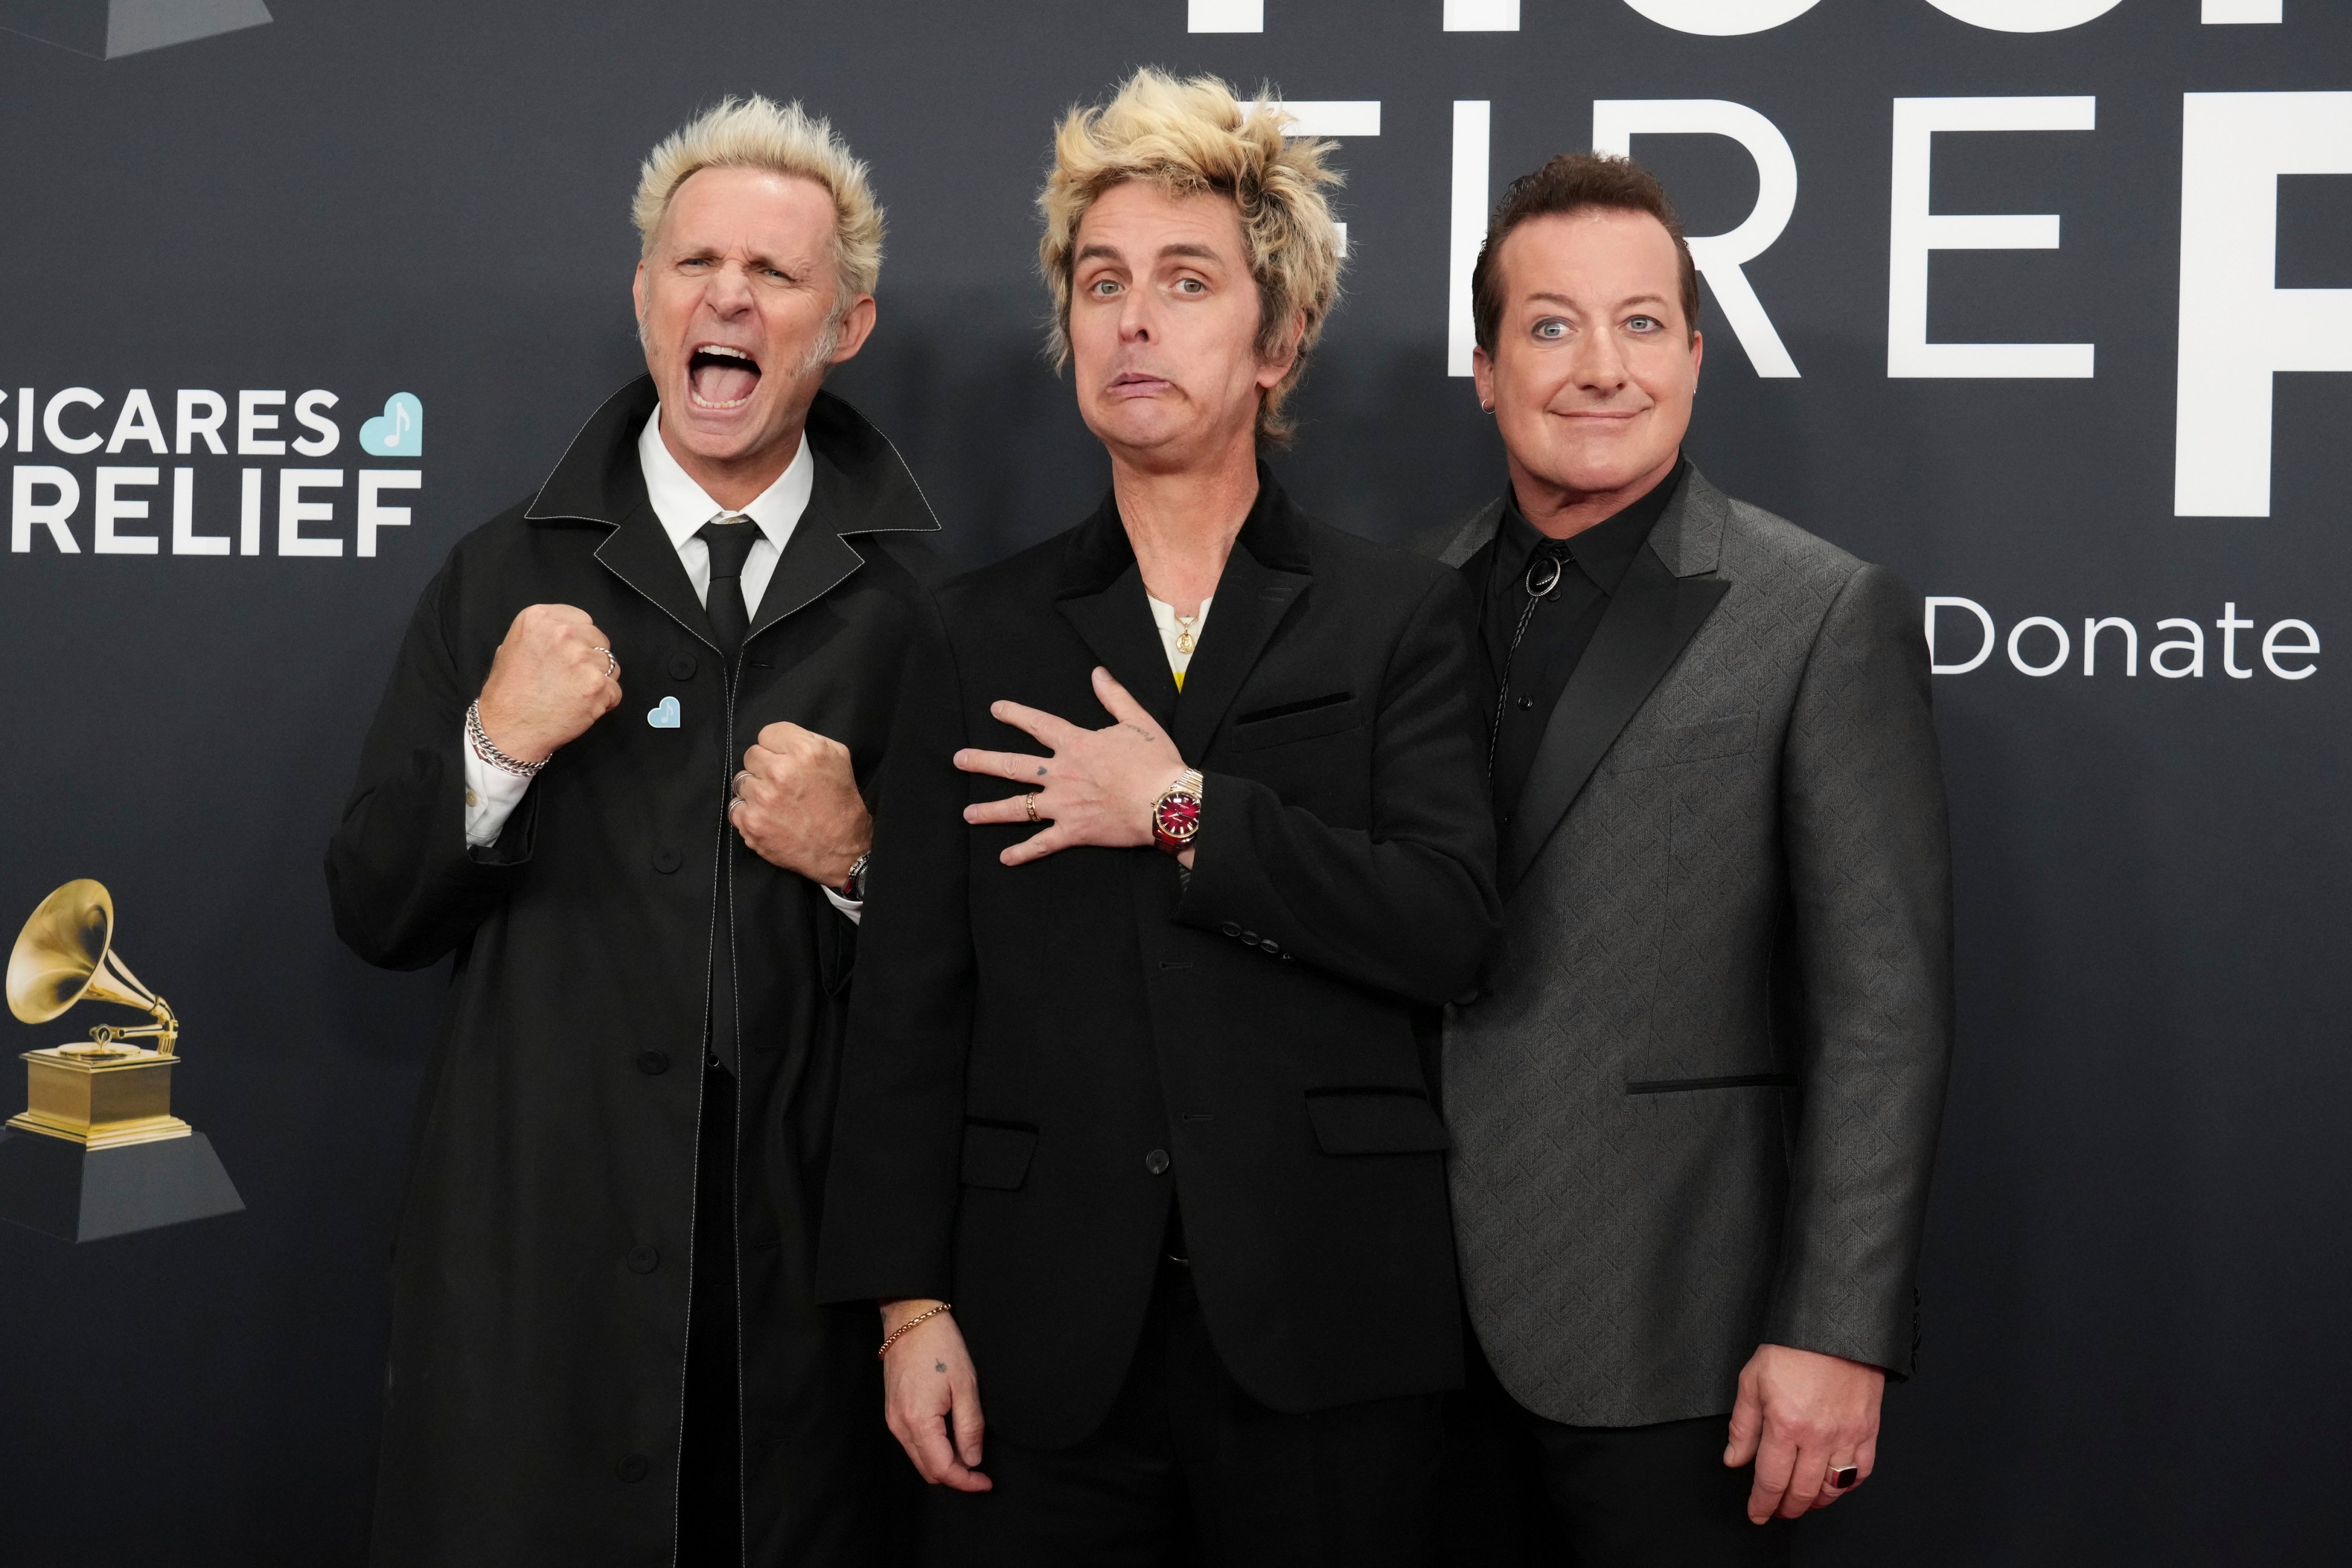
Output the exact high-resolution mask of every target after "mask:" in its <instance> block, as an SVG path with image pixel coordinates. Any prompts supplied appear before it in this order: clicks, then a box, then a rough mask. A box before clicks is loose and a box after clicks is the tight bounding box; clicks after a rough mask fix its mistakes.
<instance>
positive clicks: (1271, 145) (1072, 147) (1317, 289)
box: [1037, 67, 1341, 446]
mask: <svg viewBox="0 0 2352 1568" xmlns="http://www.w3.org/2000/svg"><path fill="white" fill-rule="evenodd" d="M1289 122H1290V117H1289V116H1288V115H1286V114H1284V113H1283V112H1282V106H1281V105H1280V104H1279V103H1278V102H1276V100H1275V99H1274V96H1273V94H1272V92H1271V91H1270V90H1269V89H1263V88H1261V89H1259V90H1258V95H1257V97H1256V99H1255V101H1253V102H1250V103H1248V104H1244V103H1243V102H1242V101H1241V100H1240V99H1238V98H1236V97H1235V96H1234V89H1232V88H1231V87H1230V86H1228V85H1227V84H1226V83H1224V82H1223V81H1220V80H1219V79H1218V78H1215V77H1206V76H1203V77H1194V78H1192V79H1191V80H1190V81H1179V80H1177V79H1176V78H1174V77H1172V76H1171V75H1169V74H1168V73H1167V72H1165V71H1161V70H1155V69H1153V68H1150V67H1146V68H1143V69H1141V70H1139V71H1137V72H1136V73H1135V74H1134V75H1133V76H1131V77H1129V78H1127V80H1126V81H1125V82H1124V83H1122V84H1121V85H1120V87H1119V89H1118V95H1117V96H1116V97H1114V98H1113V99H1111V100H1110V102H1108V103H1107V104H1105V105H1103V106H1101V107H1100V108H1097V109H1076V108H1074V109H1072V110H1070V112H1069V113H1068V114H1067V115H1066V116H1065V117H1064V118H1063V120H1062V124H1061V128H1060V129H1059V130H1058V131H1055V135H1054V172H1053V173H1052V174H1051V175H1050V176H1048V177H1047V179H1046V181H1045V190H1044V191H1043V192H1041V193H1039V194H1038V197H1037V206H1038V209H1039V211H1041V212H1042V213H1044V214H1045V237H1044V238H1043V239H1041V240H1040V241H1038V244H1037V262H1038V265H1039V267H1042V268H1043V269H1044V271H1045V283H1046V286H1047V287H1050V288H1051V289H1052V290H1053V292H1054V321H1053V329H1052V331H1053V336H1052V340H1051V342H1050V344H1049V351H1050V353H1051V355H1052V358H1053V361H1054V364H1055V368H1056V369H1059V368H1060V367H1062V366H1064V365H1066V364H1067V363H1069V360H1070V271H1071V259H1072V256H1073V255H1074V253H1075V252H1076V249H1077V235H1078V223H1079V220H1080V219H1082V218H1084V217H1085V216H1086V214H1087V208H1088V207H1090V206H1092V205H1093V204H1095V202H1096V200H1097V198H1099V197H1100V196H1101V195H1102V193H1104V192H1106V191H1108V190H1109V189H1110V188H1111V187H1112V186H1114V185H1118V184H1123V183H1126V182H1128V181H1129V180H1148V181H1150V183H1153V184H1155V185H1157V186H1159V187H1160V189H1161V190H1163V191H1165V192H1167V193H1169V194H1170V195H1172V196H1188V195H1197V194H1202V193H1212V192H1213V193H1216V194H1218V195H1222V196H1226V197H1230V198H1231V199H1232V201H1233V203H1234V205H1235V206H1236V207H1238V208H1239V209H1240V215H1241V222H1242V236H1243V239H1244V242H1245V243H1246V244H1247V245H1248V246H1249V259H1250V276H1251V277H1254V278H1255V279H1256V281H1257V293H1258V341H1257V351H1258V354H1259V356H1260V357H1261V358H1263V359H1266V360H1272V359H1275V358H1276V357H1277V356H1278V355H1279V354H1280V353H1281V352H1282V350H1283V349H1284V348H1285V346H1286V339H1287V338H1288V335H1289V329H1290V323H1291V320H1292V319H1293V318H1298V319H1303V320H1304V321H1305V323H1306V330H1305V331H1304V332H1303V333H1301V334H1300V337H1299V340H1298V355H1297V359H1295V360H1294V361H1292V362H1291V366H1290V373H1289V374H1287V375H1286V376H1284V377H1283V378H1282V380H1281V381H1280V382H1277V383H1276V385H1275V386H1274V387H1273V388H1271V389H1270V390H1269V391H1268V392H1266V394H1265V400H1264V401H1263V402H1261V403H1260V405H1259V407H1258V416H1257V434H1258V439H1259V440H1260V441H1262V442H1264V443H1265V444H1267V445H1270V446H1280V445H1282V444H1285V443H1286V442H1287V441H1288V440H1289V439H1290V432H1291V427H1290V424H1289V423H1288V422H1287V421H1286V420H1285V419H1284V418H1283V417H1282V403H1283V400H1284V399H1285V398H1286V397H1288V396H1289V395H1290V393H1291V391H1292V390H1293V389H1294V388H1296V387H1297V384H1298V378H1299V377H1300V375H1301V374H1303V373H1304V372H1305V371H1306V369H1307V350H1310V349H1312V348H1313V347H1314V346H1315V340H1316V339H1317V338H1318V337H1320V336H1321V335H1322V331H1323V322H1324V319H1326V318H1327V317H1328V316H1329V315H1330V313H1331V307H1332V305H1333V304H1334V303H1335V302H1336V301H1337V300H1338V298H1339V230H1338V228H1337V226H1336V225H1334V224H1333V223H1332V221H1331V207H1330V204H1329V203H1328V201H1327V200H1326V199H1325V198H1324V191H1325V190H1326V188H1328V187H1330V186H1334V185H1337V184H1339V183H1340V179H1341V176H1340V173H1339V171H1338V170H1336V169H1333V168H1330V167H1329V166H1328V165H1327V164H1326V163H1325V162H1324V158H1325V156H1326V155H1327V154H1328V152H1330V150H1331V145H1332V144H1331V143H1330V142H1328V141H1313V140H1306V139H1301V140H1295V141H1294V140H1292V139H1290V138H1287V137H1286V136H1284V135H1283V133H1282V130H1283V127H1284V126H1285V125H1286V124H1288V123H1289Z"/></svg>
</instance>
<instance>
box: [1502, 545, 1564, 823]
mask: <svg viewBox="0 0 2352 1568" xmlns="http://www.w3.org/2000/svg"><path fill="white" fill-rule="evenodd" d="M1567 551H1568V547H1567V546H1566V545H1564V544H1561V543H1560V542H1559V540H1557V539H1546V540H1544V541H1543V542H1542V543H1541V544H1539V545H1538V546H1536V548H1535V550H1534V553H1532V554H1531V555H1529V556H1528V570H1527V571H1526V573H1525V574H1524V575H1523V576H1521V578H1520V579H1519V586H1520V587H1521V588H1524V589H1526V590H1527V593H1528V601H1527V602H1526V603H1525V604H1523V605H1521V606H1520V607H1519V623H1518V625H1517V627H1515V628H1513V629H1512V632H1511V645H1510V646H1509V647H1507V648H1506V649H1504V650H1503V680H1502V689H1501V690H1500V691H1499V692H1497V693H1496V695H1495V722H1494V723H1493V724H1491V725H1489V726H1487V727H1486V777H1487V779H1489V780H1491V779H1493V778H1494V777H1495V748H1496V747H1497V746H1498V745H1500V744H1501V742H1502V738H1503V715H1504V714H1505V713H1506V712H1507V711H1508V710H1509V708H1510V705H1511V664H1512V663H1513V661H1515V660H1516V659H1517V658H1518V656H1519V643H1521V642H1523V641H1524V640H1525V639H1526V637H1527V634H1528V622H1529V621H1530V620H1532V619H1533V618H1534V616H1535V612H1536V606H1537V605H1538V604H1539V603H1541V602H1542V601H1544V600H1547V599H1557V598H1559V580H1560V577H1561V576H1562V574H1563V573H1565V572H1566V570H1568V555H1567Z"/></svg>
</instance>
